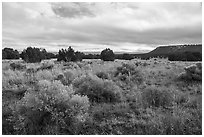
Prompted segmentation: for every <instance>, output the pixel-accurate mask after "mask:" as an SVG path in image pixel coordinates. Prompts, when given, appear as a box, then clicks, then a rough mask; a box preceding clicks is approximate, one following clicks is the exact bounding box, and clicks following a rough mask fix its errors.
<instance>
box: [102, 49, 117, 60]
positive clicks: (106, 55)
mask: <svg viewBox="0 0 204 137" xmlns="http://www.w3.org/2000/svg"><path fill="white" fill-rule="evenodd" d="M100 58H101V60H103V61H114V60H115V54H114V53H113V51H112V50H111V49H109V48H106V49H104V50H103V51H102V52H101V55H100Z"/></svg>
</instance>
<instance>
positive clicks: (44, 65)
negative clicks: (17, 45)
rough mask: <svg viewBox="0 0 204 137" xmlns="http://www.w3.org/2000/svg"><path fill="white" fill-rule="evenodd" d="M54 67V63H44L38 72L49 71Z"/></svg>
mask: <svg viewBox="0 0 204 137" xmlns="http://www.w3.org/2000/svg"><path fill="white" fill-rule="evenodd" d="M53 67H54V63H51V62H45V63H42V65H41V66H40V68H38V70H45V69H47V70H49V69H52V68H53Z"/></svg>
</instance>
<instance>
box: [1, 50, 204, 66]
mask: <svg viewBox="0 0 204 137" xmlns="http://www.w3.org/2000/svg"><path fill="white" fill-rule="evenodd" d="M137 57H139V58H141V59H146V58H144V57H145V54H140V55H139V56H137V54H128V53H124V54H114V52H113V50H111V49H109V48H106V49H104V50H102V51H101V53H100V54H87V55H86V54H84V53H83V52H79V51H74V49H73V48H72V47H68V49H61V50H59V52H58V54H57V55H55V54H53V53H50V52H47V51H46V50H45V49H42V48H35V47H27V49H24V50H23V51H22V52H21V53H19V52H18V51H17V50H14V49H12V48H4V49H3V50H2V59H19V58H22V59H23V60H24V61H26V62H28V63H35V62H41V60H44V59H52V58H57V61H65V62H69V61H72V62H76V61H82V59H101V60H103V61H114V60H115V59H124V60H131V59H134V58H137ZM165 57H167V58H168V59H169V60H170V61H202V54H201V53H199V52H183V53H179V54H177V53H172V54H169V55H166V56H165Z"/></svg>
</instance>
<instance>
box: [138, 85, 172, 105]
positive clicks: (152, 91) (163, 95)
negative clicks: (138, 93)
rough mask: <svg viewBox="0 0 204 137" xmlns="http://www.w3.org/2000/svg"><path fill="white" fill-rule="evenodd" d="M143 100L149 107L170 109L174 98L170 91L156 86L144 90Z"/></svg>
mask: <svg viewBox="0 0 204 137" xmlns="http://www.w3.org/2000/svg"><path fill="white" fill-rule="evenodd" d="M142 98H143V103H144V105H145V106H148V107H150V106H152V107H169V106H171V105H172V103H173V96H172V94H171V93H170V91H168V90H166V89H163V88H157V87H155V86H151V87H147V88H146V89H144V91H143V92H142Z"/></svg>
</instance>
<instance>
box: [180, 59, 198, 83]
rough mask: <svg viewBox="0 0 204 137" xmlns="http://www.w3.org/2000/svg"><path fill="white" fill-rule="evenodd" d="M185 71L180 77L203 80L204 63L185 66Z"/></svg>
mask: <svg viewBox="0 0 204 137" xmlns="http://www.w3.org/2000/svg"><path fill="white" fill-rule="evenodd" d="M184 70H185V72H182V73H181V74H180V75H179V76H178V78H179V79H182V80H186V81H193V80H194V81H202V64H201V63H197V64H196V65H191V66H188V67H186V68H184Z"/></svg>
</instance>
